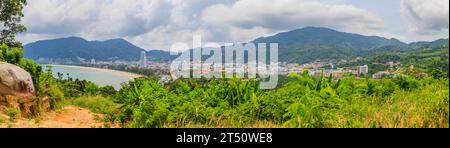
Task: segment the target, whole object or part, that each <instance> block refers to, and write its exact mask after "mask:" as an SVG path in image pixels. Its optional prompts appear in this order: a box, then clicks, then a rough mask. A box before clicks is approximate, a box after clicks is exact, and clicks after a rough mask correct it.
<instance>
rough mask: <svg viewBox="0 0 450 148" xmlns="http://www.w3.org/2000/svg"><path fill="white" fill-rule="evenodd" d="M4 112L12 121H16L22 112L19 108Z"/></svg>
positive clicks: (8, 109)
mask: <svg viewBox="0 0 450 148" xmlns="http://www.w3.org/2000/svg"><path fill="white" fill-rule="evenodd" d="M4 111H5V113H6V115H8V116H9V119H10V120H15V119H17V118H19V116H20V111H19V110H18V109H17V108H6V109H5V110H4Z"/></svg>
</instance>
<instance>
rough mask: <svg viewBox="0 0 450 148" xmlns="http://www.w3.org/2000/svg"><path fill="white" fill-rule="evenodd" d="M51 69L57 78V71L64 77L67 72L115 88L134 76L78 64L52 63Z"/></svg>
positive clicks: (74, 76)
mask: <svg viewBox="0 0 450 148" xmlns="http://www.w3.org/2000/svg"><path fill="white" fill-rule="evenodd" d="M45 67H46V66H43V68H44V70H45V69H46V68H45ZM52 71H53V75H54V77H55V78H57V73H58V72H59V73H62V74H64V78H65V79H66V78H67V73H68V74H69V76H70V77H71V78H73V79H77V78H78V79H79V80H87V81H92V82H94V83H96V84H97V85H99V86H107V85H110V86H113V87H114V88H115V89H116V90H119V89H120V88H121V84H122V83H127V82H129V81H131V80H133V79H134V78H135V77H136V76H135V75H133V74H131V73H127V72H119V71H114V70H106V69H98V68H88V67H79V66H64V65H52Z"/></svg>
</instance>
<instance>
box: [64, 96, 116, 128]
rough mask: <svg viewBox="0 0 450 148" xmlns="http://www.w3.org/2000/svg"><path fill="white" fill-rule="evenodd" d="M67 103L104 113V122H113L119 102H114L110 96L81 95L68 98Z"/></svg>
mask: <svg viewBox="0 0 450 148" xmlns="http://www.w3.org/2000/svg"><path fill="white" fill-rule="evenodd" d="M66 104H67V105H74V106H79V107H82V108H86V109H89V110H90V111H92V112H94V113H99V114H103V115H105V118H104V121H105V122H114V121H115V120H116V115H117V113H116V112H117V111H119V107H120V105H119V104H116V103H114V102H113V101H112V100H111V99H110V98H107V97H103V96H82V97H78V98H75V99H71V100H68V101H67V102H66Z"/></svg>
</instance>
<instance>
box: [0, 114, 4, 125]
mask: <svg viewBox="0 0 450 148" xmlns="http://www.w3.org/2000/svg"><path fill="white" fill-rule="evenodd" d="M4 122H5V119H3V117H1V116H0V124H3V123H4Z"/></svg>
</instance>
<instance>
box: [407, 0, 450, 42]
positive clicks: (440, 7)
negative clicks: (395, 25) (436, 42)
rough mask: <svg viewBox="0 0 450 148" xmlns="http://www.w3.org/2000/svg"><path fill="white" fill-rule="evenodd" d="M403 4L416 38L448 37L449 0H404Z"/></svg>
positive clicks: (411, 30) (410, 30) (411, 31)
mask: <svg viewBox="0 0 450 148" xmlns="http://www.w3.org/2000/svg"><path fill="white" fill-rule="evenodd" d="M401 5H402V10H401V11H402V13H403V14H404V15H405V16H406V17H407V18H408V19H409V23H410V26H409V27H410V28H409V32H410V33H412V34H413V35H415V37H414V38H417V39H428V40H432V39H436V38H438V37H446V38H448V32H449V0H402V2H401Z"/></svg>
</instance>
